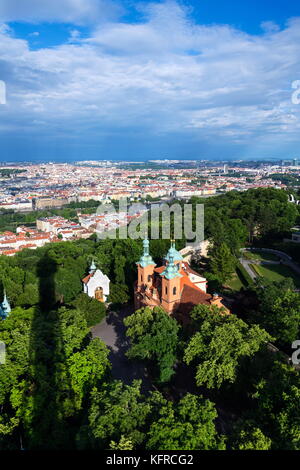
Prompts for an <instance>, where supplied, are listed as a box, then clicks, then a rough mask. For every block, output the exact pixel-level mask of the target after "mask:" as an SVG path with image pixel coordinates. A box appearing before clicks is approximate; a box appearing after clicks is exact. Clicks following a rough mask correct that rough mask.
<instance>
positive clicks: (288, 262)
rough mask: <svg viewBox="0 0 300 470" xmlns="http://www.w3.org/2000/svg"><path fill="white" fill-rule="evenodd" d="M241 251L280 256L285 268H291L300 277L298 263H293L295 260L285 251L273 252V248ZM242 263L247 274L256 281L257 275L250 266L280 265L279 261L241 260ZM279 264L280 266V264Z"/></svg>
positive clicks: (243, 249) (244, 249)
mask: <svg viewBox="0 0 300 470" xmlns="http://www.w3.org/2000/svg"><path fill="white" fill-rule="evenodd" d="M241 251H242V252H243V251H250V252H251V251H253V252H258V253H259V252H265V253H273V254H274V255H276V256H278V258H280V262H281V263H282V264H284V265H285V266H289V267H290V268H291V269H292V270H293V271H295V272H296V273H297V274H299V275H300V266H299V264H298V263H296V262H295V261H293V259H292V258H291V257H290V256H289V255H287V254H286V253H284V252H283V251H279V250H273V249H271V248H256V249H255V250H251V249H247V248H242V249H241ZM239 261H240V263H241V264H242V266H243V267H244V268H245V269H246V271H247V273H248V274H249V275H250V276H251V278H252V279H253V280H254V279H255V278H257V275H256V274H255V273H254V272H253V271H252V269H251V267H250V266H249V265H250V264H255V263H256V264H262V265H264V264H278V261H273V262H272V261H269V260H266V261H256V260H247V259H245V258H240V260H239ZM280 262H279V264H280Z"/></svg>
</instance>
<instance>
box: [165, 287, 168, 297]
mask: <svg viewBox="0 0 300 470" xmlns="http://www.w3.org/2000/svg"><path fill="white" fill-rule="evenodd" d="M165 292H166V295H167V293H168V288H167V286H166V290H165Z"/></svg>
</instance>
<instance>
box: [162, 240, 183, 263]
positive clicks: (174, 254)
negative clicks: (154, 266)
mask: <svg viewBox="0 0 300 470" xmlns="http://www.w3.org/2000/svg"><path fill="white" fill-rule="evenodd" d="M171 258H173V261H182V260H183V257H182V256H181V254H180V253H179V251H177V250H176V248H175V242H172V243H171V247H170V248H169V251H168V253H167V255H166V257H165V260H166V261H168V262H170V259H171Z"/></svg>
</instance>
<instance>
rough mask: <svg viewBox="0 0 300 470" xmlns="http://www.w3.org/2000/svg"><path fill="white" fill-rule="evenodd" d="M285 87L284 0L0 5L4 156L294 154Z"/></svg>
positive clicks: (296, 56) (290, 24) (296, 123)
mask: <svg viewBox="0 0 300 470" xmlns="http://www.w3.org/2000/svg"><path fill="white" fill-rule="evenodd" d="M297 80H299V82H298V84H297V82H296V81H297ZM293 83H294V85H293ZM295 83H296V85H295ZM3 84H5V87H6V93H5V97H6V103H5V104H3V102H4V99H3V93H4V91H3V90H4V86H3ZM1 85H2V86H1ZM293 86H294V87H296V88H297V87H298V88H299V89H300V3H299V2H296V1H295V0H284V1H283V0H243V1H240V0H239V1H238V0H226V1H224V0H195V1H193V0H189V1H182V0H180V1H175V0H165V1H133V0H22V1H20V0H1V3H0V142H1V147H0V161H2V162H3V161H42V160H43V161H49V160H50V161H74V160H98V159H106V160H107V159H108V160H126V161H128V160H132V161H139V160H141V161H143V160H147V159H164V158H168V159H183V160H184V159H188V160H190V159H211V160H226V159H228V160H230V159H235V160H236V159H281V158H286V159H288V158H297V157H299V158H300V149H299V141H300V139H299V137H300V133H299V131H300V104H297V102H298V101H300V99H299V100H296V101H295V100H292V95H293V93H295V92H297V89H296V90H295V88H293ZM1 94H2V95H1ZM299 97H300V92H299Z"/></svg>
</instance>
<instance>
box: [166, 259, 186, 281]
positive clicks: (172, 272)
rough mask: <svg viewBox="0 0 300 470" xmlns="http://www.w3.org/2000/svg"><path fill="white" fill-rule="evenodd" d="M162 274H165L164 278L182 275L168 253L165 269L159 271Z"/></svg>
mask: <svg viewBox="0 0 300 470" xmlns="http://www.w3.org/2000/svg"><path fill="white" fill-rule="evenodd" d="M161 275H162V276H165V278H166V279H174V277H182V274H180V272H179V270H178V265H176V264H174V259H173V257H172V255H170V260H169V263H168V264H167V266H166V269H165V270H164V271H163V272H162V273H161Z"/></svg>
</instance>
